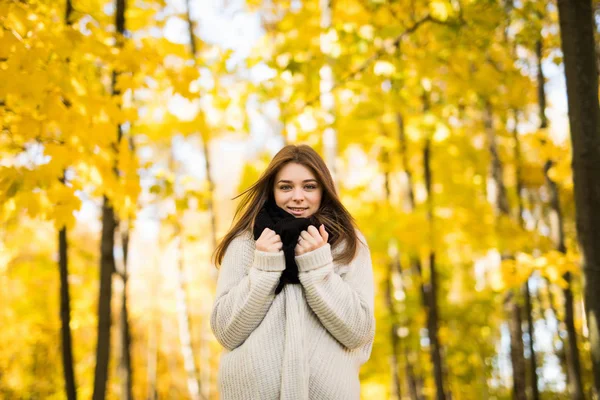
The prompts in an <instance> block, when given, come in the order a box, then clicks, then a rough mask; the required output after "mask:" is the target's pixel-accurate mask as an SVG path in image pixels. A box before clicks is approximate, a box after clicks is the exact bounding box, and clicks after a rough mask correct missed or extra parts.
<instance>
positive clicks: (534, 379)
mask: <svg viewBox="0 0 600 400" xmlns="http://www.w3.org/2000/svg"><path fill="white" fill-rule="evenodd" d="M513 114H514V119H515V124H514V128H513V130H512V131H513V132H512V133H513V139H514V146H515V147H514V158H515V180H516V186H517V202H518V205H519V215H518V217H517V221H518V223H519V226H520V227H521V229H525V224H524V222H523V212H524V210H525V206H524V204H523V197H522V196H523V190H524V188H523V179H522V166H521V141H520V140H519V132H518V129H517V127H518V122H519V112H518V111H517V110H513ZM530 279H531V276H530V277H529V278H528V279H527V280H526V281H525V282H524V283H523V296H524V298H525V313H526V316H527V336H528V337H529V341H528V346H529V354H530V355H529V374H530V377H531V380H530V388H531V396H532V398H533V400H540V391H539V388H538V375H537V361H536V355H535V346H534V341H535V334H534V332H535V327H534V326H533V315H532V312H533V307H532V304H531V293H530V291H529V280H530Z"/></svg>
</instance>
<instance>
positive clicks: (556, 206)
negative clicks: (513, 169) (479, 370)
mask: <svg viewBox="0 0 600 400" xmlns="http://www.w3.org/2000/svg"><path fill="white" fill-rule="evenodd" d="M551 167H552V161H550V160H549V161H547V162H546V165H545V167H544V175H545V177H546V186H547V187H548V192H549V193H550V208H551V211H550V213H551V214H550V232H551V237H552V241H553V242H554V247H555V248H556V250H557V251H559V252H561V253H563V254H565V253H566V252H567V248H566V246H565V237H564V227H563V218H562V211H561V208H560V201H559V194H558V186H557V185H556V183H555V182H554V181H553V180H552V179H551V178H550V176H549V175H548V170H549V169H550V168H551ZM563 279H564V280H565V281H566V282H567V287H566V288H564V289H563V296H564V299H565V302H564V313H565V320H564V323H565V326H566V332H567V341H566V346H565V357H566V366H567V384H568V389H569V394H570V396H571V399H573V400H583V399H584V398H585V396H584V392H583V383H582V381H581V361H580V360H579V349H578V346H577V330H576V329H575V317H574V314H575V309H574V307H575V304H574V302H573V292H572V291H571V285H572V278H571V273H570V272H567V273H566V274H564V275H563Z"/></svg>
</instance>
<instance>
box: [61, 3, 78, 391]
mask: <svg viewBox="0 0 600 400" xmlns="http://www.w3.org/2000/svg"><path fill="white" fill-rule="evenodd" d="M72 11H73V5H72V4H71V0H67V2H66V7H65V24H66V25H67V26H70V25H71V13H72ZM66 179H67V178H66V171H63V177H62V179H61V184H63V185H64V184H65V183H66ZM68 249H69V244H68V241H67V227H66V226H63V227H62V228H61V229H60V231H59V232H58V269H59V273H60V322H61V340H62V342H61V344H62V361H63V374H64V377H65V393H66V394H67V399H68V400H75V399H77V384H76V382H75V373H74V371H73V342H72V338H71V296H70V294H69V259H68Z"/></svg>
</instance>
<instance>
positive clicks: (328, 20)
mask: <svg viewBox="0 0 600 400" xmlns="http://www.w3.org/2000/svg"><path fill="white" fill-rule="evenodd" d="M319 7H320V9H321V38H320V41H321V51H322V52H325V51H326V47H325V43H326V41H327V39H326V35H327V32H328V31H329V29H331V27H332V22H333V7H332V0H319ZM325 59H326V62H325V64H324V65H323V66H321V70H320V71H319V75H320V77H321V81H320V102H321V107H322V108H323V111H324V113H325V115H326V122H327V127H326V128H325V130H324V131H323V150H324V155H325V163H326V164H327V167H328V168H329V171H330V172H331V176H332V178H333V181H334V182H337V179H336V178H337V170H336V167H335V159H336V156H337V132H336V131H335V129H334V126H333V123H334V121H335V98H334V95H333V86H334V76H333V68H332V63H333V60H332V58H331V57H330V56H329V55H328V54H325Z"/></svg>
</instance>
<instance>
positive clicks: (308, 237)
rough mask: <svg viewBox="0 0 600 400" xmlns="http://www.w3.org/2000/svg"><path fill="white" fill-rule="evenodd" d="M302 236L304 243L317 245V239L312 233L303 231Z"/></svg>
mask: <svg viewBox="0 0 600 400" xmlns="http://www.w3.org/2000/svg"><path fill="white" fill-rule="evenodd" d="M300 236H302V241H305V242H308V243H310V244H316V243H317V242H316V240H315V238H314V237H313V236H312V235H311V234H310V233H308V232H307V231H302V232H301V233H300Z"/></svg>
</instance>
